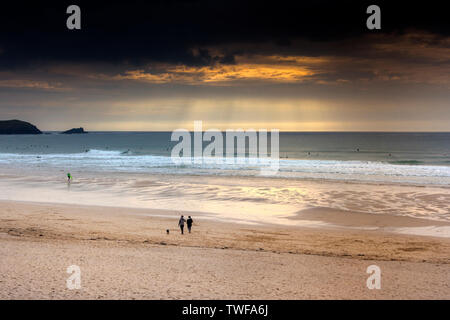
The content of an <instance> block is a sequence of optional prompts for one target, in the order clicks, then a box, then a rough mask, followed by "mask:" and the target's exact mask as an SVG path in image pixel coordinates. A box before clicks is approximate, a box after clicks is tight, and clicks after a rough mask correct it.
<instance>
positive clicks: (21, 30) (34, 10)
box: [0, 0, 449, 70]
mask: <svg viewBox="0 0 450 320" xmlns="http://www.w3.org/2000/svg"><path fill="white" fill-rule="evenodd" d="M73 3H76V4H78V5H79V6H80V7H81V12H82V29H81V30H79V31H78V30H77V31H71V30H67V28H66V19H67V17H68V15H67V14H66V13H65V12H66V8H67V6H68V5H70V4H73ZM370 4H372V1H370V2H369V1H292V2H286V1H272V2H265V1H230V0H228V1H188V2H186V1H126V2H125V1H122V2H113V1H107V2H97V1H96V3H95V4H93V3H92V1H89V2H88V1H74V2H73V1H70V2H68V1H59V2H58V3H57V4H54V3H48V2H46V1H35V2H33V3H30V4H23V3H21V2H20V3H19V2H12V3H3V4H2V8H1V11H0V68H1V69H3V70H7V69H9V70H14V69H16V68H20V69H24V68H28V67H33V68H34V67H36V66H42V65H46V64H51V63H88V64H89V63H98V62H102V63H110V64H115V65H124V66H131V67H135V66H141V65H146V64H148V63H152V62H163V63H164V62H165V63H174V64H183V65H187V66H202V65H212V64H215V63H222V64H233V63H235V55H237V54H244V53H251V54H255V53H264V52H265V51H271V52H277V51H280V52H283V51H285V52H294V53H296V54H303V55H311V56H314V55H319V54H321V55H323V54H333V55H339V54H352V55H357V54H358V48H359V43H360V42H364V41H365V40H366V39H365V36H367V34H368V33H370V32H369V31H368V30H367V29H366V27H365V20H366V18H367V14H366V13H365V11H366V8H367V6H368V5H370ZM377 4H378V5H379V6H380V7H381V8H382V31H381V33H391V32H396V33H400V34H401V33H402V32H404V31H406V30H409V29H411V28H413V29H420V30H422V31H427V32H430V33H434V34H435V35H436V37H435V38H434V39H432V41H439V37H440V36H448V35H449V23H448V16H447V13H446V11H445V10H442V9H441V8H440V6H441V5H440V4H439V3H433V2H432V1H431V2H430V1H428V2H427V6H424V5H423V4H422V5H420V6H419V5H415V4H414V3H413V2H411V1H395V2H394V1H389V2H387V1H377ZM377 32H378V31H377ZM378 33H380V32H378ZM349 39H351V41H352V46H351V47H349V46H339V45H336V43H339V41H344V42H345V40H349ZM302 41H307V42H302ZM311 42H312V43H315V44H316V45H308V46H306V45H304V44H305V43H311ZM239 44H243V45H239ZM214 47H221V48H223V52H224V54H223V55H217V53H215V52H213V50H211V49H206V48H214ZM255 48H257V49H255ZM350 49H351V50H350ZM255 50H256V51H260V52H255Z"/></svg>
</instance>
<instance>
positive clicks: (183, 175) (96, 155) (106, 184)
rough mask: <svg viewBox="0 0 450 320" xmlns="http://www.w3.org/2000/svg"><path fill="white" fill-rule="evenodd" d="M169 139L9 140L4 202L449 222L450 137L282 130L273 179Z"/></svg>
mask: <svg viewBox="0 0 450 320" xmlns="http://www.w3.org/2000/svg"><path fill="white" fill-rule="evenodd" d="M170 136H171V133H170V132H92V133H88V134H84V135H62V134H58V133H49V134H43V135H23V136H22V135H20V136H19V135H12V136H0V200H13V201H33V202H48V203H65V204H76V205H101V206H114V207H133V208H144V209H145V208H149V209H162V210H170V211H172V212H174V211H183V212H191V214H193V215H195V214H196V213H198V212H202V217H208V216H209V217H210V218H212V219H223V220H226V221H234V222H240V223H263V222H264V223H275V224H285V225H293V224H297V223H300V222H299V220H295V219H290V218H289V217H293V216H295V215H296V214H298V212H301V210H304V209H309V208H317V207H325V208H333V209H339V210H345V211H348V212H365V213H371V214H388V215H399V216H409V217H416V218H425V219H431V220H440V221H450V209H449V208H450V161H449V160H450V157H449V155H450V134H449V133H280V150H279V154H280V158H281V159H280V169H279V172H278V173H277V174H276V175H274V176H261V171H260V167H258V165H255V164H251V163H240V164H228V163H226V162H223V163H213V164H211V163H201V164H183V165H177V164H174V163H173V162H172V159H171V157H170V153H171V150H172V147H173V146H174V145H175V144H176V143H177V142H171V141H170ZM358 149H359V151H358ZM68 172H70V173H71V175H72V176H73V180H72V181H71V182H70V183H68V182H67V173H68ZM162 212H165V211H162ZM303 223H304V222H303ZM438 232H441V231H436V233H438ZM446 236H450V231H449V232H448V235H447V234H446Z"/></svg>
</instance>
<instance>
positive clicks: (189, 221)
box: [186, 216, 194, 233]
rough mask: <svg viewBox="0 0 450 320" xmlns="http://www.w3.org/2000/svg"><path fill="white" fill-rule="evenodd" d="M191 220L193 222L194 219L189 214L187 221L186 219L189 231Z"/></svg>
mask: <svg viewBox="0 0 450 320" xmlns="http://www.w3.org/2000/svg"><path fill="white" fill-rule="evenodd" d="M193 222H194V220H192V218H191V216H189V217H188V219H187V221H186V223H187V226H188V231H189V233H191V228H192V223H193Z"/></svg>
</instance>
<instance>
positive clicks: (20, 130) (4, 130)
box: [0, 120, 42, 134]
mask: <svg viewBox="0 0 450 320" xmlns="http://www.w3.org/2000/svg"><path fill="white" fill-rule="evenodd" d="M0 134H42V132H41V130H39V129H38V128H36V126H34V125H32V124H31V123H29V122H25V121H20V120H0Z"/></svg>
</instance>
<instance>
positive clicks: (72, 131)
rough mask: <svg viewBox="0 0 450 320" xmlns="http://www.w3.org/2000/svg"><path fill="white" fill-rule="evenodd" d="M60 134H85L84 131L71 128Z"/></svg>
mask: <svg viewBox="0 0 450 320" xmlns="http://www.w3.org/2000/svg"><path fill="white" fill-rule="evenodd" d="M61 133H62V134H74V133H87V132H86V131H84V129H83V128H81V127H80V128H73V129H70V130H67V131H64V132H61Z"/></svg>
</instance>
